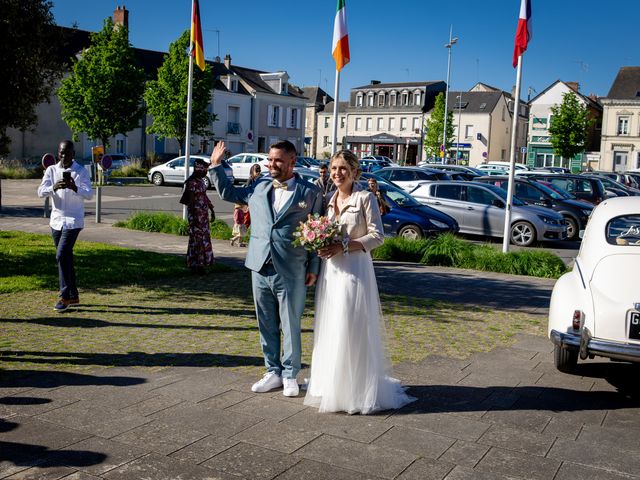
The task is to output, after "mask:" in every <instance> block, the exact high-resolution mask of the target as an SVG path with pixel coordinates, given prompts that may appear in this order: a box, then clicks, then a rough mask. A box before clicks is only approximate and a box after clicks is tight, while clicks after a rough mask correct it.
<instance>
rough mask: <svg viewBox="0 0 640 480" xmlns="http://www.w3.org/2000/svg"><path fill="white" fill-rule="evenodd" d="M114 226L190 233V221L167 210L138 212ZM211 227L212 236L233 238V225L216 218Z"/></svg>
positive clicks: (179, 233) (226, 238) (225, 238)
mask: <svg viewBox="0 0 640 480" xmlns="http://www.w3.org/2000/svg"><path fill="white" fill-rule="evenodd" d="M114 226H116V227H121V228H130V229H131V230H141V231H143V232H160V233H171V234H173V235H183V236H184V235H188V234H189V223H188V222H187V221H186V220H183V219H182V218H180V217H178V216H176V215H171V214H170V213H165V212H153V213H146V212H138V213H135V214H133V215H132V216H131V217H129V218H128V219H127V220H125V221H122V222H117V223H115V224H114ZM210 228H211V238H215V239H217V240H229V239H230V238H231V227H230V226H229V225H227V224H226V223H225V222H224V221H222V220H214V221H213V222H212V223H211V226H210Z"/></svg>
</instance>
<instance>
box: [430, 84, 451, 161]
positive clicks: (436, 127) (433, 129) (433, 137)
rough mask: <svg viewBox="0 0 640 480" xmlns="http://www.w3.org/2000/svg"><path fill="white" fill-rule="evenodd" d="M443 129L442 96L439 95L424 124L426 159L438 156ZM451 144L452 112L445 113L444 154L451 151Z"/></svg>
mask: <svg viewBox="0 0 640 480" xmlns="http://www.w3.org/2000/svg"><path fill="white" fill-rule="evenodd" d="M443 129H444V94H443V93H439V94H438V96H437V97H436V102H435V105H434V106H433V109H432V110H431V116H430V117H429V118H428V119H427V121H426V122H425V123H424V130H425V132H426V133H425V136H424V151H425V152H426V153H427V157H437V156H439V155H440V146H441V145H442V131H443ZM452 143H453V112H452V111H448V112H447V144H446V146H445V153H447V152H449V150H450V149H451V144H452Z"/></svg>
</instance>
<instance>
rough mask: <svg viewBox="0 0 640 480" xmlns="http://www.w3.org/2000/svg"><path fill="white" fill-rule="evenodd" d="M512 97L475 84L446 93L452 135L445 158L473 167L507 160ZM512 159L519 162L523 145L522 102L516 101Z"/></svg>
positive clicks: (525, 109) (524, 133) (524, 110)
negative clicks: (450, 116) (516, 114)
mask: <svg viewBox="0 0 640 480" xmlns="http://www.w3.org/2000/svg"><path fill="white" fill-rule="evenodd" d="M513 103H514V102H513V97H512V96H511V95H510V94H508V93H507V92H504V91H502V90H499V89H497V88H493V87H490V86H488V85H485V84H482V83H479V84H477V85H476V86H474V87H473V88H472V89H471V90H469V91H468V92H455V91H450V92H449V101H448V110H450V111H451V112H453V125H454V135H453V138H454V140H453V143H452V146H451V151H450V152H449V155H448V156H449V158H452V159H456V158H457V163H460V164H463V165H469V166H471V167H475V166H477V165H480V164H482V163H486V162H488V161H509V153H510V148H511V128H512V125H513ZM519 107H520V108H519V116H518V131H517V137H516V148H517V152H518V156H517V157H516V161H517V162H520V161H522V155H523V154H522V153H521V150H522V147H523V146H524V145H525V144H526V120H527V117H526V112H527V108H526V104H525V103H524V102H520V105H519Z"/></svg>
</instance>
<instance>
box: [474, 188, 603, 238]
mask: <svg viewBox="0 0 640 480" xmlns="http://www.w3.org/2000/svg"><path fill="white" fill-rule="evenodd" d="M475 181H476V182H483V183H488V184H491V185H496V186H498V187H500V188H502V189H504V190H506V189H507V187H508V183H509V177H506V176H490V177H480V178H476V180H475ZM513 194H514V195H515V196H516V197H518V198H519V199H520V200H522V201H524V202H525V203H528V204H530V205H539V206H541V207H547V208H550V209H552V210H555V211H556V212H558V213H559V214H560V215H562V216H563V217H564V220H565V222H566V223H567V239H568V240H574V241H575V240H579V239H580V231H583V230H584V229H585V227H586V225H587V222H588V221H589V215H591V212H592V211H593V205H592V204H590V203H588V202H584V201H580V200H570V199H566V198H564V197H563V196H562V195H561V194H560V193H558V192H556V191H555V190H552V189H551V188H549V187H547V186H546V185H543V184H541V183H538V182H536V181H535V180H532V179H527V178H515V179H514V190H513Z"/></svg>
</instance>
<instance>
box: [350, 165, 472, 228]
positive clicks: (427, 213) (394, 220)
mask: <svg viewBox="0 0 640 480" xmlns="http://www.w3.org/2000/svg"><path fill="white" fill-rule="evenodd" d="M369 178H375V179H376V180H377V181H378V189H379V190H380V192H382V194H383V195H384V198H385V200H386V201H387V203H388V204H389V207H391V209H390V211H389V213H387V214H386V215H383V216H382V225H383V227H384V234H385V235H386V236H390V237H395V236H398V237H404V238H408V239H418V238H424V237H430V236H434V235H438V234H440V233H445V232H451V233H456V232H457V231H458V230H459V229H460V227H459V226H458V222H456V220H455V219H454V218H453V217H451V216H450V215H447V214H446V213H444V212H441V211H440V210H436V209H435V208H432V207H429V206H427V205H422V204H421V203H420V202H418V201H417V200H416V199H415V198H413V197H412V196H411V195H409V194H408V193H406V192H405V191H404V190H402V189H401V188H399V187H397V186H395V185H392V184H391V183H389V182H387V181H386V180H384V179H383V178H381V177H378V176H377V175H374V174H371V173H363V174H362V177H361V181H360V183H361V185H362V186H363V187H364V188H368V185H367V183H366V181H367V179H369Z"/></svg>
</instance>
